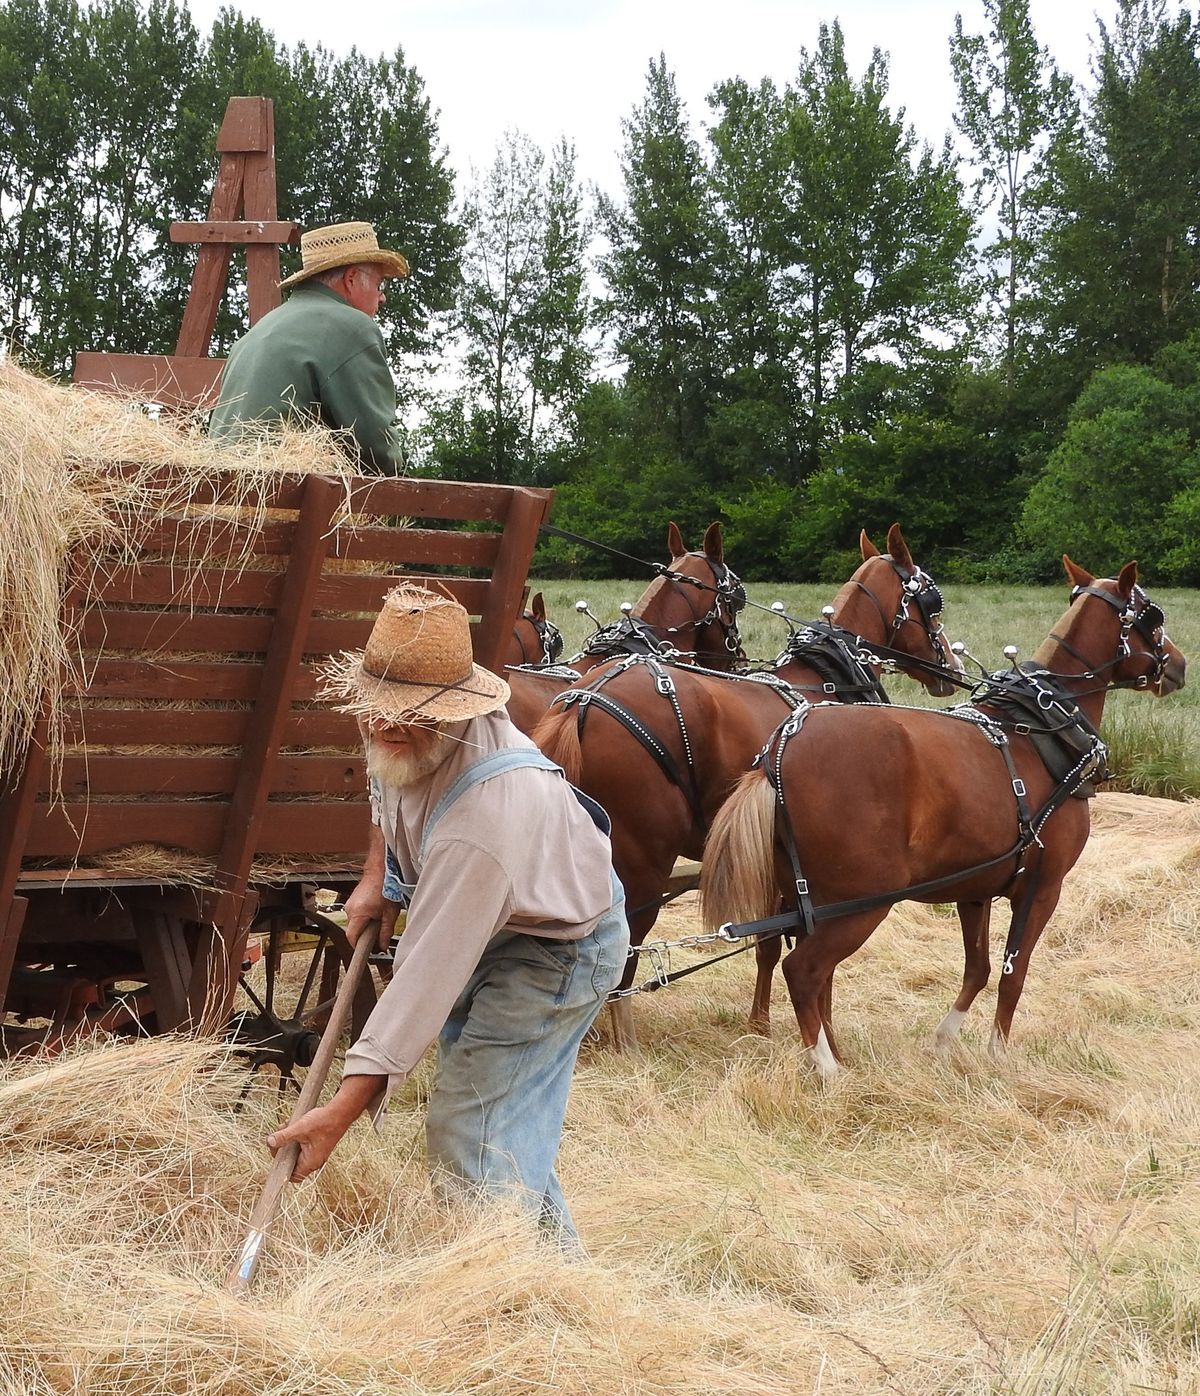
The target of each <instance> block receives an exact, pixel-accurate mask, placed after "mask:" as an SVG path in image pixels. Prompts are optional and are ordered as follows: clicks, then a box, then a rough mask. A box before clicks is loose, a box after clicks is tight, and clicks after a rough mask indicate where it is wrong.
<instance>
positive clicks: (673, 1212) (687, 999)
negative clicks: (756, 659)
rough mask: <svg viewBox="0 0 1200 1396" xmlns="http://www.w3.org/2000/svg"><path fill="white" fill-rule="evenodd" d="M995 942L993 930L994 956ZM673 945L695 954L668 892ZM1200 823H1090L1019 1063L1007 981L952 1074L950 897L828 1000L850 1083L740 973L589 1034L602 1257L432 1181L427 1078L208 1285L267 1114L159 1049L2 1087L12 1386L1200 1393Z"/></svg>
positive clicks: (4, 1258)
mask: <svg viewBox="0 0 1200 1396" xmlns="http://www.w3.org/2000/svg"><path fill="white" fill-rule="evenodd" d="M1004 919H1005V918H1004V917H1003V916H1000V917H998V918H997V920H999V921H1000V922H1001V924H1000V925H998V926H996V927H995V929H994V932H993V934H994V943H995V944H997V945H998V944H999V943H1001V940H1002V937H1003V934H1004V926H1003V922H1004ZM664 923H666V924H665V925H664V930H666V931H668V932H670V933H681V932H686V931H689V930H691V929H693V928H694V927H695V916H694V909H693V908H692V906H691V905H689V904H688V903H687V902H684V903H680V904H678V905H677V906H676V907H675V908H672V909H671V912H670V914H669V916H667V917H664ZM1198 933H1200V806H1198V805H1194V804H1193V805H1187V804H1179V803H1168V802H1163V801H1156V800H1149V799H1145V798H1140V797H1134V796H1127V795H1112V794H1109V795H1104V796H1102V797H1100V799H1099V801H1098V802H1097V829H1096V833H1095V834H1094V836H1093V839H1092V842H1091V844H1090V846H1089V848H1088V850H1087V852H1086V853H1085V856H1084V859H1083V861H1082V863H1081V864H1080V866H1079V867H1078V868H1077V869H1076V871H1075V873H1074V874H1073V875H1072V876H1071V877H1070V878H1069V879H1068V883H1067V889H1066V894H1065V898H1064V903H1063V905H1062V907H1061V909H1060V912H1059V915H1058V916H1057V918H1056V919H1055V921H1053V922H1052V923H1051V927H1050V929H1049V931H1048V932H1047V934H1046V936H1045V937H1044V938H1043V941H1042V943H1041V944H1040V946H1039V948H1038V952H1037V956H1036V958H1035V961H1034V964H1033V968H1032V970H1031V973H1030V978H1029V984H1028V987H1027V990H1026V993H1025V996H1024V998H1023V1000H1022V1004H1021V1008H1020V1010H1019V1012H1018V1016H1017V1019H1016V1023H1015V1025H1014V1045H1013V1047H1012V1049H1011V1051H1010V1053H1009V1055H1008V1057H1007V1059H1006V1060H1005V1061H1003V1062H1002V1063H1000V1064H996V1063H994V1062H992V1061H991V1060H990V1059H989V1058H988V1057H987V1055H986V1052H985V1051H984V1043H985V1042H986V1039H987V1032H988V1026H989V1008H990V1004H991V1002H992V997H991V994H990V992H989V993H986V994H985V995H983V996H982V997H981V1001H980V1003H979V1004H978V1005H977V1008H976V1015H977V1016H976V1017H975V1018H974V1020H973V1021H971V1022H969V1023H968V1026H967V1028H966V1029H965V1031H964V1040H963V1042H962V1043H961V1044H960V1045H959V1046H958V1047H956V1049H955V1052H954V1055H953V1056H952V1057H951V1058H950V1059H949V1060H947V1061H944V1062H940V1061H937V1060H936V1059H935V1058H934V1057H933V1054H932V1052H931V1049H930V1042H931V1038H932V1033H933V1029H934V1027H935V1025H936V1023H937V1022H938V1020H939V1018H940V1017H941V1015H942V1013H943V1012H944V1010H945V1008H946V1006H947V1004H948V1002H949V1001H950V999H951V997H952V995H953V992H954V988H955V986H956V982H957V977H958V974H959V971H960V967H961V951H960V949H959V944H958V934H957V928H956V927H955V925H954V924H953V922H952V921H951V920H950V917H949V915H948V913H947V911H946V910H945V909H943V908H919V907H907V908H900V909H899V910H898V911H897V912H896V913H894V914H893V916H892V917H891V918H890V920H889V921H888V922H886V923H885V925H884V926H883V927H881V929H880V930H879V931H878V932H877V933H876V935H875V937H874V938H873V940H872V941H871V942H870V943H869V944H868V946H867V947H866V949H865V950H864V951H863V952H862V953H861V954H860V955H859V956H857V957H856V958H855V959H854V960H853V961H851V963H850V964H849V965H848V966H846V967H844V968H843V970H842V971H840V972H839V978H838V986H837V994H836V1012H837V1014H838V1019H839V1024H840V1037H841V1041H842V1045H843V1050H844V1051H845V1053H846V1056H847V1060H848V1062H849V1063H850V1064H851V1066H852V1070H851V1071H850V1072H849V1073H847V1075H846V1076H845V1077H844V1078H843V1079H842V1080H840V1081H839V1082H838V1084H837V1085H836V1086H835V1087H834V1088H833V1089H831V1090H829V1091H826V1092H822V1091H821V1090H820V1089H818V1087H817V1085H816V1083H815V1081H814V1079H813V1077H812V1076H811V1074H810V1072H809V1070H808V1069H807V1067H806V1064H805V1062H804V1060H803V1057H802V1055H801V1053H800V1051H799V1050H798V1038H797V1033H796V1030H795V1025H794V1021H791V1020H790V1013H789V1011H788V1010H787V1009H786V1004H785V1002H784V998H783V994H782V987H781V986H780V988H779V989H778V990H777V995H776V1028H775V1038H774V1039H773V1040H772V1041H770V1042H768V1041H765V1040H763V1039H761V1038H758V1037H750V1036H746V1035H744V1032H743V1023H744V1019H745V1013H746V1009H747V1007H748V1003H749V996H750V979H751V969H750V967H749V965H748V963H747V961H748V959H749V957H744V958H743V959H740V960H735V961H732V962H730V963H728V964H724V965H720V966H714V967H713V968H712V969H711V970H710V971H708V972H706V973H704V974H699V975H695V976H693V977H691V978H690V979H687V980H685V981H683V983H682V984H680V985H679V986H677V987H675V988H672V989H670V990H667V991H665V992H663V993H660V994H656V995H653V996H647V997H644V998H642V999H641V1000H639V1001H638V1008H639V1024H640V1030H641V1033H642V1038H643V1043H644V1050H643V1054H642V1055H641V1056H639V1057H637V1058H628V1059H626V1058H617V1057H615V1056H613V1055H612V1054H611V1053H610V1052H609V1051H608V1050H607V1049H606V1047H605V1046H604V1045H603V1043H598V1044H593V1045H591V1046H590V1047H589V1048H588V1049H587V1050H586V1053H585V1058H584V1061H583V1063H582V1065H581V1068H580V1071H579V1074H578V1080H577V1084H576V1089H575V1093H574V1096H573V1100H572V1106H571V1111H570V1116H569V1121H568V1132H567V1137H566V1141H565V1146H564V1152H563V1158H562V1173H563V1177H564V1184H565V1186H566V1189H567V1193H568V1195H569V1196H570V1198H571V1199H572V1203H573V1206H574V1208H575V1212H576V1217H577V1220H578V1221H579V1223H580V1227H581V1230H582V1232H583V1234H584V1237H585V1240H586V1241H587V1243H588V1244H589V1246H590V1248H591V1253H592V1258H591V1260H590V1261H589V1262H588V1263H586V1264H567V1263H565V1262H562V1261H560V1260H559V1259H557V1258H556V1256H554V1255H551V1254H549V1253H548V1252H546V1251H545V1250H542V1249H539V1248H538V1246H537V1244H536V1243H535V1242H533V1241H532V1240H531V1239H530V1238H529V1237H528V1235H527V1234H526V1233H525V1232H524V1231H523V1229H522V1227H521V1226H520V1224H519V1223H518V1222H517V1221H516V1220H515V1219H514V1218H512V1217H511V1216H506V1215H504V1214H496V1215H494V1216H492V1217H489V1218H487V1219H484V1220H473V1219H468V1218H463V1217H456V1216H453V1215H448V1214H447V1213H445V1212H444V1211H442V1210H440V1209H439V1208H438V1207H437V1206H436V1205H435V1204H434V1203H433V1201H432V1200H431V1198H430V1196H429V1193H428V1190H427V1187H426V1184H425V1181H424V1177H423V1170H422V1166H421V1157H420V1156H421V1148H420V1120H421V1112H420V1099H421V1095H422V1091H423V1090H424V1089H425V1088H426V1085H427V1080H428V1077H427V1066H426V1068H425V1069H424V1070H423V1072H422V1073H421V1075H420V1076H419V1077H418V1078H417V1079H415V1080H414V1081H413V1082H412V1083H410V1085H409V1086H408V1087H407V1088H406V1090H405V1091H404V1092H403V1093H402V1094H401V1097H400V1098H399V1100H398V1101H397V1103H396V1104H395V1106H394V1107H393V1111H392V1116H391V1124H390V1128H389V1132H388V1134H387V1136H386V1137H385V1139H383V1140H382V1141H381V1140H378V1139H376V1138H375V1137H373V1136H372V1135H371V1134H370V1133H369V1132H368V1131H367V1130H366V1129H365V1128H364V1127H361V1126H359V1127H356V1129H355V1130H354V1131H353V1132H352V1134H351V1135H350V1136H349V1137H348V1138H347V1140H346V1141H345V1142H344V1144H343V1146H342V1149H341V1151H340V1152H339V1153H338V1154H337V1155H335V1157H334V1159H333V1161H332V1162H331V1163H330V1164H329V1165H328V1166H327V1168H326V1169H325V1170H324V1172H323V1173H322V1175H320V1176H319V1178H318V1179H317V1180H316V1181H315V1182H313V1183H309V1184H306V1185H305V1186H303V1187H302V1188H300V1189H297V1190H295V1191H294V1192H292V1193H290V1194H289V1197H288V1205H287V1210H286V1215H285V1217H284V1220H283V1222H282V1225H281V1227H280V1231H279V1235H278V1238H277V1239H276V1241H275V1243H274V1245H273V1247H272V1248H271V1250H270V1254H269V1256H268V1258H267V1260H266V1261H265V1262H264V1266H263V1268H262V1270H261V1272H260V1277H259V1281H258V1287H257V1289H256V1292H255V1294H254V1295H253V1296H252V1298H251V1299H250V1300H249V1301H246V1302H242V1303H235V1302H234V1301H232V1300H230V1299H229V1298H227V1297H226V1296H225V1295H224V1294H223V1293H222V1290H221V1279H222V1276H223V1274H224V1271H225V1268H226V1266H227V1264H228V1262H229V1260H230V1258H231V1257H232V1255H233V1253H234V1251H235V1249H236V1248H237V1246H238V1245H239V1243H240V1241H241V1238H242V1222H243V1219H244V1218H245V1217H246V1216H247V1215H248V1213H249V1210H250V1207H251V1204H252V1201H253V1198H254V1196H255V1194H256V1191H257V1187H258V1185H259V1183H260V1181H261V1178H262V1177H263V1175H264V1172H265V1161H266V1160H265V1153H264V1151H263V1149H262V1147H261V1145H260V1143H259V1139H260V1137H261V1135H262V1134H263V1133H264V1132H265V1130H266V1128H267V1125H268V1122H269V1121H270V1120H272V1119H273V1118H274V1112H275V1102H274V1099H273V1095H272V1093H270V1092H264V1093H263V1094H262V1095H260V1096H258V1097H256V1098H254V1099H253V1100H252V1101H251V1104H250V1106H249V1107H248V1108H247V1109H246V1110H245V1111H243V1112H242V1113H241V1114H238V1113H235V1112H234V1111H233V1110H232V1108H231V1101H232V1098H233V1096H234V1095H235V1094H236V1091H237V1089H238V1088H239V1086H240V1083H241V1078H240V1075H239V1068H238V1067H237V1066H236V1064H235V1063H233V1062H231V1061H229V1060H227V1059H225V1057H224V1056H223V1053H222V1050H221V1049H220V1048H213V1047H206V1046H204V1045H196V1044H190V1043H184V1042H172V1041H168V1040H164V1041H158V1042H147V1043H144V1044H141V1045H137V1046H117V1047H105V1048H98V1049H92V1050H90V1051H85V1052H82V1053H80V1054H79V1055H77V1056H74V1057H71V1058H67V1059H63V1060H60V1061H57V1062H54V1063H51V1064H49V1065H46V1064H37V1063H24V1064H22V1063H10V1064H8V1065H7V1066H5V1067H3V1068H2V1069H0V1141H2V1145H3V1147H2V1148H0V1295H2V1296H3V1303H0V1393H3V1396H18V1393H19V1394H20V1396H49V1393H55V1396H67V1393H70V1396H149V1394H150V1393H154V1394H155V1396H158V1394H159V1393H185V1392H186V1393H192V1392H197V1393H206V1394H207V1393H213V1396H216V1393H220V1394H221V1396H252V1394H253V1396H266V1394H267V1393H270V1396H325V1394H326V1393H330V1394H333V1393H337V1396H351V1393H359V1394H360V1396H385V1393H386V1396H409V1394H410V1393H411V1396H416V1394H417V1393H430V1396H432V1393H438V1396H452V1394H455V1396H456V1394H457V1393H467V1392H471V1393H487V1396H534V1394H535V1393H538V1394H539V1396H540V1393H548V1392H561V1393H566V1394H567V1396H584V1394H585V1393H586V1396H609V1394H610V1393H612V1394H613V1396H616V1393H621V1396H626V1393H629V1394H630V1396H632V1393H639V1396H640V1394H641V1393H646V1394H647V1396H649V1394H650V1393H653V1396H659V1393H680V1396H682V1393H688V1396H705V1393H729V1396H757V1393H814V1394H815V1393H821V1396H841V1394H842V1393H846V1394H847V1396H849V1393H856V1396H857V1394H859V1393H872V1392H881V1393H882V1392H895V1393H904V1396H934V1394H935V1393H937V1396H946V1393H963V1396H984V1393H988V1394H989V1396H991V1394H992V1393H997V1394H998V1393H1013V1394H1014V1396H1015V1394H1016V1393H1021V1396H1032V1394H1033V1393H1061V1396H1066V1393H1079V1394H1080V1396H1093V1394H1095V1396H1099V1393H1118V1392H1119V1393H1129V1394H1130V1396H1133V1393H1146V1392H1157V1393H1161V1392H1169V1393H1178V1396H1183V1393H1193V1392H1198V1391H1200V1071H1198V1070H1197V1067H1196V1042H1197V1036H1198V1034H1200V952H1198V947H1197V936H1198Z"/></svg>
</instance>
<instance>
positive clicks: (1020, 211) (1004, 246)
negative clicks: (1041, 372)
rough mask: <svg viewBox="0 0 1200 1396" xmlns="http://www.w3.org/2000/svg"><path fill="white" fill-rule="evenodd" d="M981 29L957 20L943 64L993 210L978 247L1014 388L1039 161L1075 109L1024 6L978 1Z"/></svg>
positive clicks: (1024, 335)
mask: <svg viewBox="0 0 1200 1396" xmlns="http://www.w3.org/2000/svg"><path fill="white" fill-rule="evenodd" d="M983 9H984V15H985V17H986V19H987V22H988V23H989V25H990V26H991V27H990V29H989V31H988V33H987V34H986V35H985V34H968V33H966V32H965V30H964V28H963V19H962V16H961V15H956V16H955V21H954V36H953V38H952V39H951V40H950V64H951V67H952V69H953V71H954V78H955V82H956V84H957V87H958V110H957V112H956V113H955V118H954V120H955V125H956V126H957V127H958V129H959V131H960V132H961V133H962V134H963V135H964V136H965V137H966V138H967V140H968V141H970V143H971V147H972V150H973V151H974V154H975V159H976V162H977V166H978V176H977V178H976V183H975V194H976V198H977V200H978V206H979V210H980V212H981V213H985V212H990V211H994V217H995V219H996V224H997V229H996V236H995V238H993V240H992V241H991V242H990V243H989V244H988V245H987V247H986V248H985V249H984V260H985V263H986V266H987V274H986V277H985V290H986V295H987V299H988V304H989V309H990V310H993V311H994V313H995V314H996V315H997V316H998V319H999V327H1000V330H1001V355H1002V359H1003V364H1004V373H1005V380H1006V382H1007V383H1008V385H1009V387H1010V388H1012V387H1013V386H1015V382H1016V376H1017V366H1018V361H1019V360H1020V361H1024V360H1027V359H1028V357H1029V354H1030V352H1031V350H1032V348H1033V344H1032V339H1033V336H1034V334H1035V333H1036V322H1035V316H1034V313H1033V311H1034V300H1033V296H1032V294H1031V288H1030V284H1029V276H1030V268H1031V263H1032V261H1033V258H1034V254H1035V249H1036V242H1035V235H1036V233H1037V232H1038V231H1039V228H1040V223H1041V218H1040V215H1041V213H1042V209H1041V186H1042V183H1043V180H1044V170H1043V163H1042V162H1043V158H1044V156H1045V153H1046V149H1047V147H1048V145H1050V144H1051V143H1052V142H1053V141H1054V139H1055V138H1056V137H1057V136H1058V134H1059V132H1060V131H1061V130H1062V129H1063V127H1064V126H1065V124H1066V123H1067V122H1068V121H1069V120H1070V118H1071V117H1072V115H1073V113H1074V98H1073V95H1072V92H1071V83H1070V80H1069V79H1068V78H1065V77H1063V76H1062V75H1061V74H1060V73H1059V72H1058V70H1057V69H1056V67H1055V66H1054V62H1053V60H1052V59H1051V58H1050V56H1049V53H1048V52H1047V50H1046V49H1044V48H1040V47H1039V46H1038V44H1037V40H1036V39H1035V37H1034V33H1033V26H1032V25H1031V23H1030V20H1029V0H983Z"/></svg>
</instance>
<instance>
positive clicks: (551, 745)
mask: <svg viewBox="0 0 1200 1396" xmlns="http://www.w3.org/2000/svg"><path fill="white" fill-rule="evenodd" d="M529 735H530V737H531V738H532V739H533V742H534V745H535V746H538V747H540V748H541V750H542V753H543V755H545V756H548V757H549V758H550V760H551V761H557V762H558V764H559V765H560V766H561V767H562V768H563V771H564V772H565V773H566V777H567V779H568V780H569V781H570V782H571V784H572V785H578V784H579V782H580V780H581V779H582V777H583V748H582V747H581V746H580V745H579V721H578V715H577V714H576V713H575V712H574V711H571V710H568V711H566V712H563V711H562V710H559V711H557V712H555V711H554V710H553V709H551V711H550V712H548V713H547V714H546V715H545V717H543V718H542V719H541V721H540V722H539V723H538V725H537V726H536V727H535V728H534V729H533V731H532V732H531V733H530V734H529Z"/></svg>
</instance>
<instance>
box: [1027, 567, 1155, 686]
mask: <svg viewBox="0 0 1200 1396" xmlns="http://www.w3.org/2000/svg"><path fill="white" fill-rule="evenodd" d="M1080 596H1098V597H1099V598H1100V600H1101V601H1104V602H1106V603H1107V604H1108V605H1109V606H1111V607H1112V608H1113V610H1114V611H1116V612H1117V614H1118V615H1119V616H1120V619H1121V634H1120V639H1119V641H1118V649H1117V653H1116V655H1115V656H1114V657H1113V658H1112V659H1110V660H1108V661H1107V662H1106V663H1104V664H1098V665H1094V664H1092V663H1091V662H1090V661H1089V660H1088V659H1086V658H1085V657H1084V656H1083V655H1082V654H1080V653H1079V651H1078V650H1077V649H1075V647H1074V646H1073V645H1072V644H1071V643H1070V641H1068V640H1067V639H1066V638H1065V637H1064V636H1062V635H1059V634H1058V633H1057V632H1056V631H1053V630H1052V631H1051V632H1050V637H1049V638H1050V639H1052V640H1054V641H1055V642H1056V643H1057V644H1058V645H1059V646H1060V647H1061V648H1062V649H1064V650H1066V652H1067V653H1068V654H1069V655H1070V656H1071V657H1072V659H1077V660H1078V661H1079V663H1080V664H1082V665H1083V666H1084V672H1083V673H1082V674H1062V675H1057V676H1056V677H1059V678H1074V679H1098V678H1099V677H1100V675H1101V673H1102V671H1103V670H1105V669H1115V668H1116V667H1117V666H1118V665H1119V664H1123V663H1124V662H1125V660H1127V659H1134V658H1140V659H1148V660H1150V661H1151V669H1150V672H1149V673H1148V674H1139V675H1137V677H1136V678H1132V679H1116V680H1114V681H1112V682H1110V683H1108V684H1106V685H1105V687H1109V688H1138V689H1144V688H1152V687H1153V686H1154V685H1155V684H1157V683H1159V682H1160V681H1161V679H1162V677H1163V675H1164V674H1165V673H1166V669H1167V662H1168V659H1167V652H1166V647H1165V645H1164V643H1163V642H1164V641H1165V639H1166V629H1165V626H1166V619H1167V618H1166V616H1165V615H1164V614H1163V609H1162V607H1161V606H1160V605H1159V604H1158V603H1157V602H1156V601H1151V600H1150V598H1149V597H1148V596H1147V595H1146V593H1145V592H1144V591H1143V590H1142V588H1141V587H1140V586H1134V588H1133V590H1132V591H1131V592H1130V593H1129V600H1128V601H1126V600H1125V599H1124V598H1123V597H1122V596H1120V595H1119V594H1118V595H1115V596H1114V595H1113V593H1112V592H1110V591H1105V590H1103V589H1102V588H1101V587H1098V586H1092V585H1088V586H1077V587H1074V588H1072V591H1071V602H1072V604H1074V602H1075V601H1076V600H1077V599H1078V598H1079V597H1080ZM1134 634H1137V635H1139V636H1141V638H1142V639H1143V640H1144V641H1145V642H1146V644H1147V645H1148V646H1149V649H1139V650H1135V649H1134V648H1133V646H1132V645H1131V644H1130V639H1131V637H1132V636H1133V635H1134Z"/></svg>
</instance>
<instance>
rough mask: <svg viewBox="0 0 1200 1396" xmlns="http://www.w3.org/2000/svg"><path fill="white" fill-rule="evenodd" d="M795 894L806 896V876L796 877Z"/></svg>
mask: <svg viewBox="0 0 1200 1396" xmlns="http://www.w3.org/2000/svg"><path fill="white" fill-rule="evenodd" d="M796 895H797V896H798V897H807V896H808V878H806V877H798V878H797V879H796Z"/></svg>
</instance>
